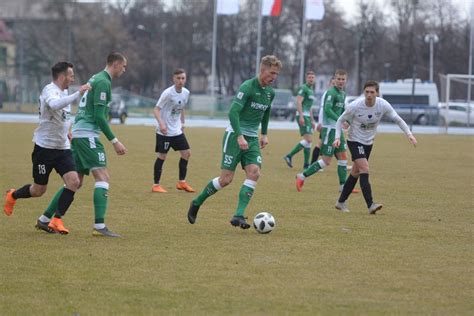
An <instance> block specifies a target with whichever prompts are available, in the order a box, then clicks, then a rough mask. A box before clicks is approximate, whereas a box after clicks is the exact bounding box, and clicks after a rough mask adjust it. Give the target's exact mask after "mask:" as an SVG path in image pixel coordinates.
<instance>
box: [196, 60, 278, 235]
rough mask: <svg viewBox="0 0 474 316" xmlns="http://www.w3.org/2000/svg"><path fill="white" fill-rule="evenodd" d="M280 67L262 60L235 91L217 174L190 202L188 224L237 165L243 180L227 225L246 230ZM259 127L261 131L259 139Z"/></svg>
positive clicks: (224, 184) (266, 141)
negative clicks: (247, 209) (239, 167)
mask: <svg viewBox="0 0 474 316" xmlns="http://www.w3.org/2000/svg"><path fill="white" fill-rule="evenodd" d="M281 67H282V64H281V61H280V60H279V59H278V58H276V57H275V56H272V55H268V56H265V57H263V58H262V60H261V62H260V71H259V75H258V76H257V77H255V78H252V79H249V80H246V81H245V82H244V83H243V84H242V85H241V86H240V87H239V90H238V91H237V94H236V96H235V97H234V99H233V101H232V104H231V108H230V111H229V121H230V126H229V127H227V129H226V131H225V134H224V138H223V142H222V160H221V174H220V176H219V177H217V178H214V179H213V180H211V181H210V182H209V183H208V184H207V185H206V187H205V188H204V189H203V190H202V192H201V193H200V194H199V195H198V196H197V197H196V198H195V199H194V200H192V201H191V205H190V206H189V210H188V221H189V222H190V223H191V224H194V223H195V222H196V217H197V213H198V211H199V208H200V207H201V205H202V204H203V203H204V201H205V200H206V199H207V198H208V197H210V196H211V195H213V194H215V193H216V192H217V191H219V190H220V189H222V188H224V187H226V186H227V185H229V184H230V183H231V182H232V179H233V178H234V174H235V169H236V168H237V165H238V164H239V163H240V164H241V166H242V168H243V169H244V171H245V175H246V179H245V181H244V183H243V185H242V187H241V188H240V193H239V201H238V204H237V209H236V211H235V213H234V216H233V217H232V219H231V220H230V224H231V225H232V226H236V227H240V228H242V229H248V228H250V225H249V224H248V223H247V221H246V220H245V217H244V213H245V208H246V207H247V205H248V203H249V202H250V199H251V198H252V196H253V192H254V190H255V186H256V184H257V180H258V178H259V176H260V167H261V164H262V156H261V154H260V149H261V148H264V147H265V146H266V145H267V144H268V137H267V130H268V121H269V119H270V107H271V104H272V101H273V98H274V96H275V92H274V91H273V88H272V87H271V86H270V85H271V83H272V82H274V81H275V80H276V78H277V76H278V73H279V72H280V69H281ZM260 124H261V125H262V128H261V132H260V139H259V137H258V129H259V126H260Z"/></svg>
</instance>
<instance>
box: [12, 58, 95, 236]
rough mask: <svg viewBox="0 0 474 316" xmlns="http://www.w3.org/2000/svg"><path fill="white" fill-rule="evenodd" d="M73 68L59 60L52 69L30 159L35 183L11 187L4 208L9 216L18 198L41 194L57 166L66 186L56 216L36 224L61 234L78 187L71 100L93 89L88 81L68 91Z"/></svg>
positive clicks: (42, 96) (71, 80) (41, 219)
mask: <svg viewBox="0 0 474 316" xmlns="http://www.w3.org/2000/svg"><path fill="white" fill-rule="evenodd" d="M73 67H74V66H73V65H72V64H71V63H69V62H59V63H57V64H56V65H54V66H53V67H52V68H51V73H52V76H53V82H51V83H50V84H48V85H46V86H45V87H44V89H43V91H42V92H41V95H40V97H39V126H38V128H36V130H35V132H34V136H33V142H34V143H35V146H34V150H33V153H32V155H31V159H32V162H33V179H34V183H33V184H26V185H24V186H23V187H21V188H19V189H17V190H15V189H10V190H8V191H7V194H6V196H5V204H4V207H3V211H4V212H5V214H6V215H7V216H10V215H12V213H13V207H14V205H15V203H16V200H17V199H26V198H30V197H40V196H42V195H43V194H44V193H45V192H46V188H47V186H48V180H49V174H50V173H51V171H52V170H53V169H55V170H56V172H57V173H58V174H59V175H60V176H61V177H62V178H63V180H64V184H65V188H64V190H63V192H62V194H61V196H60V197H59V201H58V207H57V209H56V211H55V215H54V218H53V219H52V220H50V219H49V218H44V219H43V218H40V219H38V221H37V225H36V227H37V228H38V229H42V230H44V231H47V232H58V233H62V234H67V233H69V231H68V230H67V229H66V228H65V227H64V224H63V222H62V220H61V217H62V216H64V214H65V213H66V211H67V209H68V208H69V206H70V205H71V203H72V201H73V200H74V194H75V192H76V190H77V189H78V187H79V177H78V174H77V172H76V166H75V163H74V159H73V158H72V154H71V149H70V148H71V144H70V141H69V137H68V132H69V127H70V125H71V121H70V117H71V103H72V102H74V101H76V100H77V99H78V98H79V97H80V96H82V95H83V94H84V93H85V92H86V91H88V90H89V89H90V86H89V85H88V84H85V85H82V86H81V87H80V88H79V91H76V92H75V93H73V94H71V95H69V94H68V90H67V89H68V88H69V86H70V85H71V84H72V83H73V82H74V71H73Z"/></svg>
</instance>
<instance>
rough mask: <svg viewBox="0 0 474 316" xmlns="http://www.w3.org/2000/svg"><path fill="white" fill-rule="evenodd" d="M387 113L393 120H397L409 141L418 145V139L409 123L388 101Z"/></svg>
mask: <svg viewBox="0 0 474 316" xmlns="http://www.w3.org/2000/svg"><path fill="white" fill-rule="evenodd" d="M386 109H387V110H386V111H387V112H386V114H387V115H388V117H390V118H391V119H392V121H393V122H395V123H396V124H397V125H398V127H400V129H401V130H402V131H403V132H404V133H405V135H407V138H408V141H409V142H410V143H411V144H412V145H413V146H415V147H416V144H417V141H416V138H415V136H413V133H412V132H411V131H410V128H409V127H408V125H407V123H406V122H405V121H404V120H403V119H402V118H401V117H400V115H398V113H397V112H396V111H395V110H394V109H393V107H392V106H391V105H390V103H388V102H387V103H386Z"/></svg>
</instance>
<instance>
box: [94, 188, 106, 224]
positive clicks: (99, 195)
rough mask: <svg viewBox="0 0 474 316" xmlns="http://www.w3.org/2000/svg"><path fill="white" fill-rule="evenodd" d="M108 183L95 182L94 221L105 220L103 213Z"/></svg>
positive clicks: (102, 221) (97, 222)
mask: <svg viewBox="0 0 474 316" xmlns="http://www.w3.org/2000/svg"><path fill="white" fill-rule="evenodd" d="M108 192H109V184H108V183H107V182H96V183H95V189H94V212H95V223H96V224H102V223H104V222H105V213H106V212H107V204H108V196H109V194H108Z"/></svg>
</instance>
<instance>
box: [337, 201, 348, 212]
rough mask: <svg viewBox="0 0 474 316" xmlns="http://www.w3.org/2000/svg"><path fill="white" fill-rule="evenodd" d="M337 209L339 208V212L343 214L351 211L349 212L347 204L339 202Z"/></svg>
mask: <svg viewBox="0 0 474 316" xmlns="http://www.w3.org/2000/svg"><path fill="white" fill-rule="evenodd" d="M336 208H337V209H338V210H339V211H341V212H343V213H349V212H350V211H349V208H348V207H347V205H346V202H339V201H337V202H336Z"/></svg>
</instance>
